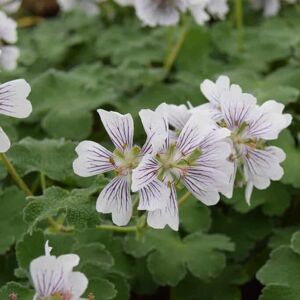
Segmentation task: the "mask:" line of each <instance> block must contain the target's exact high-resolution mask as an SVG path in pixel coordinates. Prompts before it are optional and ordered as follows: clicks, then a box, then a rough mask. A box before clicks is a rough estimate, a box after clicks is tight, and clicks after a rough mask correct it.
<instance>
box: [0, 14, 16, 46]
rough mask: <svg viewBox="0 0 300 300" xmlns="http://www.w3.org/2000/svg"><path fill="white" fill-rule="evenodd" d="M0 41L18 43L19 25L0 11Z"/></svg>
mask: <svg viewBox="0 0 300 300" xmlns="http://www.w3.org/2000/svg"><path fill="white" fill-rule="evenodd" d="M0 40H3V41H4V42H6V43H9V44H14V43H16V41H17V23H16V21H15V20H13V19H12V18H9V17H7V15H6V14H5V13H4V12H2V11H0Z"/></svg>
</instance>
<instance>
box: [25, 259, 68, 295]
mask: <svg viewBox="0 0 300 300" xmlns="http://www.w3.org/2000/svg"><path fill="white" fill-rule="evenodd" d="M30 274H31V278H32V281H33V285H34V288H35V290H36V292H37V294H38V295H39V296H40V297H47V296H50V295H51V294H55V293H57V292H60V291H62V290H63V289H64V287H65V284H66V281H67V276H68V275H69V274H66V273H65V271H64V269H63V268H62V267H61V265H60V264H59V263H57V259H56V257H55V256H41V257H38V258H36V259H34V260H33V261H32V262H31V264H30Z"/></svg>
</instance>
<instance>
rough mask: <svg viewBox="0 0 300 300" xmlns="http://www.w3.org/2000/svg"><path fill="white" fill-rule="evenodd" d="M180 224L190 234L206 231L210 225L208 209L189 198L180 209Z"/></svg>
mask: <svg viewBox="0 0 300 300" xmlns="http://www.w3.org/2000/svg"><path fill="white" fill-rule="evenodd" d="M180 224H181V225H182V227H183V228H184V229H185V230H186V231H187V232H190V233H192V232H195V231H207V230H208V229H209V228H210V225H211V217H210V210H209V208H208V207H207V206H205V205H204V204H202V203H201V202H200V201H198V200H197V199H195V198H194V197H192V196H191V197H190V198H189V199H188V200H187V202H186V203H184V204H183V205H182V206H181V207H180Z"/></svg>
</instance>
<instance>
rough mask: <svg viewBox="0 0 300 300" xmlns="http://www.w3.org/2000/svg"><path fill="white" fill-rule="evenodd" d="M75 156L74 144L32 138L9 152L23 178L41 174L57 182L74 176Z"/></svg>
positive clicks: (24, 140) (26, 139)
mask: <svg viewBox="0 0 300 300" xmlns="http://www.w3.org/2000/svg"><path fill="white" fill-rule="evenodd" d="M75 156H76V154H75V144H74V143H73V142H67V141H64V140H49V139H45V140H42V141H38V140H35V139H32V138H30V137H28V138H25V139H23V140H21V141H20V142H19V143H17V144H15V145H14V146H13V147H12V148H11V150H10V151H9V158H10V159H11V161H12V162H13V164H14V165H15V166H16V168H17V169H18V172H19V173H20V174H21V175H22V176H23V175H26V174H29V173H31V172H40V173H42V174H44V175H46V176H47V177H49V178H50V179H53V180H57V181H64V180H65V179H66V178H67V177H71V176H73V174H74V173H73V169H72V162H73V160H74V159H75Z"/></svg>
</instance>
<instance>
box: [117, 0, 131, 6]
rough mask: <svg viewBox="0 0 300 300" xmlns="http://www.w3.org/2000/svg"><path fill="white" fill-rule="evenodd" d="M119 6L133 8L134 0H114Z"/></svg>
mask: <svg viewBox="0 0 300 300" xmlns="http://www.w3.org/2000/svg"><path fill="white" fill-rule="evenodd" d="M115 1H116V2H117V3H118V4H119V5H121V6H133V5H134V0H115Z"/></svg>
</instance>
